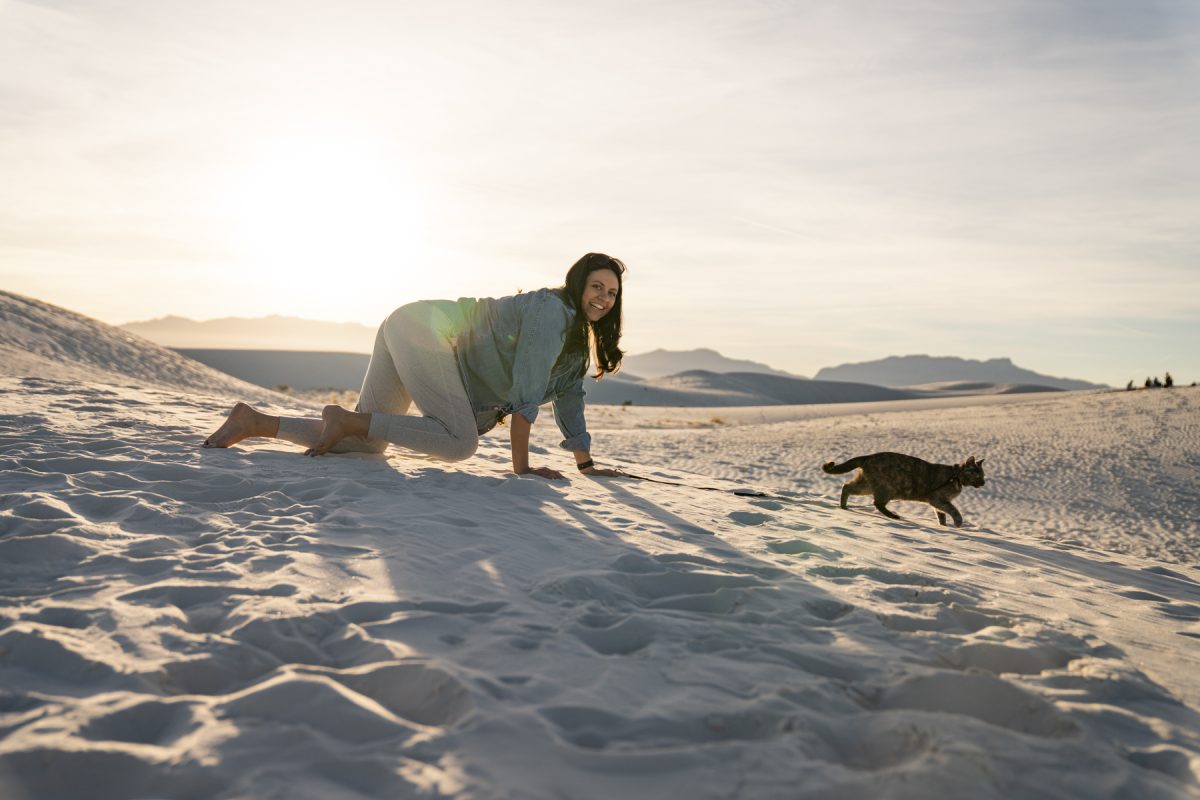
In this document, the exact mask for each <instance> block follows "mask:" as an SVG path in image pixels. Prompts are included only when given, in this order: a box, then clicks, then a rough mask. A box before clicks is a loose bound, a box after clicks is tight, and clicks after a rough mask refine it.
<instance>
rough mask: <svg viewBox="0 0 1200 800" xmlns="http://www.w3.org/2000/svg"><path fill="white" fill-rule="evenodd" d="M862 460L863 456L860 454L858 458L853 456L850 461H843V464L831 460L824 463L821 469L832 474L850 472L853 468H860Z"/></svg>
mask: <svg viewBox="0 0 1200 800" xmlns="http://www.w3.org/2000/svg"><path fill="white" fill-rule="evenodd" d="M861 461H862V456H859V457H858V458H852V459H850V460H849V461H843V462H842V463H841V464H835V463H834V462H832V461H830V462H828V463H826V464H822V465H821V469H823V470H825V471H826V472H828V473H829V474H830V475H841V474H842V473H843V472H849V471H850V470H852V469H858V468H859V467H860V466H861V464H860V463H859V462H861Z"/></svg>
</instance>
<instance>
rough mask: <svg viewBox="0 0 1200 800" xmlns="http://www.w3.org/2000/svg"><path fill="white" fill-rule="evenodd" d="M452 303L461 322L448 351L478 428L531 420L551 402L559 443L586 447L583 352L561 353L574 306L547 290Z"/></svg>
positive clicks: (571, 447)
mask: <svg viewBox="0 0 1200 800" xmlns="http://www.w3.org/2000/svg"><path fill="white" fill-rule="evenodd" d="M458 306H459V309H460V311H461V312H462V313H463V315H464V318H465V324H464V327H463V329H462V330H461V331H460V332H459V334H458V335H457V337H456V339H455V353H456V355H457V357H458V369H459V372H460V373H461V374H462V380H463V386H464V387H466V390H467V397H469V398H470V400H471V407H472V408H473V409H474V410H475V419H476V423H477V426H478V429H479V432H480V433H481V434H482V433H486V432H487V431H489V430H491V429H492V428H493V427H495V425H496V423H497V422H499V421H500V419H502V418H503V417H505V416H508V415H509V414H512V413H517V414H520V415H521V416H523V417H525V419H527V420H529V421H530V422H531V423H532V422H533V421H534V420H536V419H537V415H538V406H540V405H542V404H543V403H548V402H551V401H553V403H554V420H555V422H557V423H558V428H559V430H560V431H562V435H563V437H565V438H564V439H563V441H562V442H561V443H560V446H561V447H563V449H566V450H590V449H591V446H592V437H591V435H590V434H589V433H588V432H587V425H586V423H585V422H584V417H583V374H584V372H585V371H586V370H587V354H586V352H584V353H563V343H564V342H565V341H566V336H567V329H568V327H569V326H570V324H571V322H572V321H574V319H575V311H574V309H572V308H571V307H570V306H568V305H567V304H566V302H565V301H564V300H563V299H562V298H561V297H560V296H559V294H558V292H556V291H554V290H553V289H538V290H537V291H534V292H525V293H522V294H517V295H513V296H512V297H498V298H491V297H481V298H478V299H477V298H473V297H464V298H461V299H459V301H458Z"/></svg>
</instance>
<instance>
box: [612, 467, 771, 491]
mask: <svg viewBox="0 0 1200 800" xmlns="http://www.w3.org/2000/svg"><path fill="white" fill-rule="evenodd" d="M621 472H622V474H624V475H625V477H627V478H633V479H634V480H639V481H646V482H648V483H661V484H663V485H664V486H682V487H684V488H686V489H700V490H702V491H705V492H730V493H732V494H735V495H737V496H738V497H770V496H771V495H769V494H767V493H766V492H760V491H757V490H755V489H722V488H721V487H719V486H693V485H692V484H690V483H679V482H678V481H664V480H662V479H661V478H647V477H646V476H645V475H634V474H633V473H632V472H625V470H621Z"/></svg>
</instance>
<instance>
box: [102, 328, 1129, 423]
mask: <svg viewBox="0 0 1200 800" xmlns="http://www.w3.org/2000/svg"><path fill="white" fill-rule="evenodd" d="M121 327H122V328H124V329H125V330H128V331H131V332H133V333H137V334H139V335H141V336H143V337H145V338H147V339H150V340H151V341H154V342H157V343H159V344H164V345H167V346H169V347H173V348H175V349H177V350H179V352H181V353H183V354H184V355H187V356H189V357H191V358H194V359H196V360H197V361H201V362H203V363H205V364H208V365H209V366H212V367H215V368H216V369H219V370H221V371H222V372H225V373H227V374H230V375H233V376H235V377H238V378H241V379H243V380H246V381H249V382H251V383H256V384H258V385H260V386H267V387H273V386H278V385H281V384H286V385H288V386H292V387H294V388H297V389H325V388H336V389H357V388H358V386H359V384H360V382H361V381H362V376H363V373H364V371H365V370H366V364H367V358H368V357H367V355H366V354H367V353H369V352H370V349H371V345H372V343H373V342H374V336H375V331H374V329H373V328H370V327H368V326H366V325H359V324H357V323H337V322H318V321H314V320H306V319H300V318H297V317H282V316H271V317H263V318H254V319H247V318H242V317H227V318H224V319H215V320H208V321H205V322H197V321H195V320H190V319H185V318H183V317H163V318H160V319H155V320H148V321H145V322H131V323H129V324H127V325H123V326H121ZM250 348H254V349H250ZM756 376H757V377H756ZM848 386H856V387H864V388H857V389H853V390H851V389H848V388H846V387H848ZM1098 388H1106V387H1102V386H1100V385H1098V384H1094V383H1088V382H1086V381H1080V380H1072V379H1069V378H1058V377H1051V376H1048V375H1041V374H1039V373H1037V372H1033V371H1032V370H1028V369H1023V368H1021V367H1017V366H1016V365H1014V364H1013V363H1012V361H1011V359H1008V358H993V359H989V360H987V361H976V360H971V359H965V358H957V357H953V356H941V357H935V356H926V355H910V356H892V357H889V358H883V359H879V360H876V361H868V362H863V363H859V364H843V365H841V366H836V367H826V368H825V369H822V370H820V371H819V372H818V373H817V374H816V376H815V377H814V378H813V379H812V380H811V381H810V380H809V379H807V378H803V377H800V376H797V375H791V374H789V373H787V372H784V371H782V370H777V369H773V368H772V367H769V366H767V365H766V364H762V363H759V362H756V361H748V360H745V359H736V358H728V357H726V356H723V355H721V354H720V353H718V352H717V351H715V350H712V349H708V348H697V349H694V350H654V351H651V352H649V353H640V354H632V355H627V356H626V357H625V359H624V362H623V363H622V370H621V372H620V373H618V374H617V375H615V376H609V377H608V378H606V379H605V380H604V381H602V382H600V383H596V382H594V381H592V382H589V385H588V392H589V397H591V398H592V402H601V403H622V402H626V401H628V402H635V403H638V402H640V403H644V404H651V405H672V404H673V403H674V402H676V401H678V404H680V405H694V404H695V403H694V396H695V395H697V393H699V394H701V395H703V396H705V397H706V398H707V399H708V400H709V401H711V404H712V405H760V404H764V403H766V404H778V403H788V404H790V403H816V402H848V401H849V400H850V399H854V400H857V401H865V400H867V399H872V400H883V399H890V398H897V399H898V398H899V397H900V396H905V397H929V396H944V395H947V394H984V393H999V392H1025V391H1044V390H1051V389H1062V390H1071V389H1098ZM652 398H653V399H652ZM814 398H816V399H814ZM821 398H828V399H821ZM685 401H686V402H685Z"/></svg>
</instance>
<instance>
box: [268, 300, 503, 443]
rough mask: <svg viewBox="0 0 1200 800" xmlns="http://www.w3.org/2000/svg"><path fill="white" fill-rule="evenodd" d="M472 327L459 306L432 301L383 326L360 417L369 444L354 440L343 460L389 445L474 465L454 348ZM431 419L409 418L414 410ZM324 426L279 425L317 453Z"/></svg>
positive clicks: (470, 417) (289, 420) (471, 416)
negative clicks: (367, 421)
mask: <svg viewBox="0 0 1200 800" xmlns="http://www.w3.org/2000/svg"><path fill="white" fill-rule="evenodd" d="M464 325H465V320H464V319H463V316H462V312H461V311H460V309H459V307H458V304H457V303H455V302H452V301H449V300H426V301H422V302H419V303H410V304H408V305H406V306H401V307H400V308H398V309H396V310H395V311H393V312H392V313H391V315H390V316H388V318H387V319H385V320H384V321H383V324H382V325H380V326H379V333H377V334H376V335H375V350H374V352H372V353H371V363H370V365H369V366H368V367H367V375H366V377H365V378H363V385H362V389H361V390H360V391H359V393H358V405H357V406H355V409H354V410H355V411H366V412H369V413H370V414H371V427H370V429H369V430H368V433H367V436H366V438H364V437H362V436H348V437H346V438H345V439H343V440H342V441H341V442H339V443H338V444H337V445H335V446H334V447H333V448H332V452H335V453H348V452H359V453H382V452H383V451H384V450H385V449H387V446H388V443H389V442H390V443H392V444H396V445H399V446H401V447H407V448H408V449H410V450H416V451H417V452H419V453H426V454H428V455H431V456H433V457H435V458H440V459H442V460H445V461H461V460H462V459H464V458H470V457H471V456H472V455H474V453H475V449H476V448H477V447H478V446H479V433H478V430H477V428H476V426H475V413H474V411H473V410H472V409H471V401H470V400H469V399H468V398H467V390H466V389H465V388H463V382H462V377H461V376H460V374H459V371H458V359H457V358H456V357H455V355H454V349H453V347H452V344H453V341H454V336H455V334H456V333H457V332H458V331H459V330H461V329H462V328H463V326H464ZM414 402H415V403H416V404H417V408H418V409H420V411H421V413H423V414H424V415H425V416H423V417H415V416H408V415H407V414H406V412H407V411H408V409H409V406H411V405H412V404H413V403H414ZM320 433H321V420H319V419H301V418H296V417H280V418H279V434H278V436H279V438H280V439H286V440H287V441H289V442H294V443H295V444H298V445H301V446H303V447H312V446H313V445H314V444H316V441H317V437H318V436H319V435H320Z"/></svg>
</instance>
